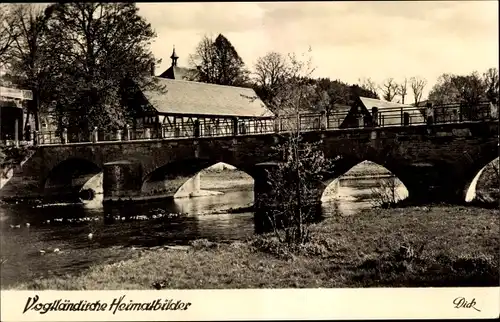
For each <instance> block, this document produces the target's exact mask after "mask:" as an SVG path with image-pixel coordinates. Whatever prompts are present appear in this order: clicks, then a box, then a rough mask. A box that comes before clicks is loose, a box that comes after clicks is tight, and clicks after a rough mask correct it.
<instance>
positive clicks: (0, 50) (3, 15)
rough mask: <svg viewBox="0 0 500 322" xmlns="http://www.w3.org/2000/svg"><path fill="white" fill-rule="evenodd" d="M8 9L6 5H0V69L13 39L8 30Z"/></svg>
mask: <svg viewBox="0 0 500 322" xmlns="http://www.w3.org/2000/svg"><path fill="white" fill-rule="evenodd" d="M10 9H11V8H10V7H9V5H8V4H3V3H0V67H1V66H2V65H3V64H4V63H5V62H4V60H5V57H4V55H5V53H6V52H7V50H8V49H9V48H10V46H11V44H12V42H13V41H14V38H15V37H13V36H14V35H13V34H12V32H11V30H10V28H11V23H10V21H9V20H10V19H11V15H10Z"/></svg>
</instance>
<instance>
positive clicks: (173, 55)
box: [170, 46, 179, 66]
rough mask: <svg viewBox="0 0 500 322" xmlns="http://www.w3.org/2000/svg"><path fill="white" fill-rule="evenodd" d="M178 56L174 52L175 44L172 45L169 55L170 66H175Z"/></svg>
mask: <svg viewBox="0 0 500 322" xmlns="http://www.w3.org/2000/svg"><path fill="white" fill-rule="evenodd" d="M178 58H179V56H177V54H176V53H175V46H174V50H173V51H172V56H170V59H172V66H177V59H178Z"/></svg>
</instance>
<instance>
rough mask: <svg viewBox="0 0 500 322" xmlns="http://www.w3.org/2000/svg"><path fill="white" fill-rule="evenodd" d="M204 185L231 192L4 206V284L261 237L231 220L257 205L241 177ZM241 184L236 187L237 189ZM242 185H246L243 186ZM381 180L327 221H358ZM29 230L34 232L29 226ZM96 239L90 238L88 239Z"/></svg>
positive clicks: (247, 217)
mask: <svg viewBox="0 0 500 322" xmlns="http://www.w3.org/2000/svg"><path fill="white" fill-rule="evenodd" d="M215 177H216V176H210V178H208V179H206V180H205V179H203V178H202V185H203V180H204V181H205V186H206V187H209V188H210V189H213V188H219V189H218V190H219V191H220V190H223V191H224V192H225V193H224V194H221V195H213V196H206V197H197V198H183V199H170V200H163V201H156V202H149V203H144V204H134V205H127V206H121V207H120V206H102V204H100V203H94V204H93V203H90V204H45V205H36V206H33V205H30V206H29V205H25V204H0V230H1V237H0V243H1V260H2V266H1V285H2V287H6V286H9V285H12V284H15V283H17V282H21V281H25V280H29V279H33V278H39V277H47V276H54V275H65V274H75V273H78V272H80V271H82V270H84V269H87V268H88V267H90V266H91V265H94V264H100V263H109V262H116V261H119V260H124V259H127V258H129V257H130V256H131V253H132V252H134V251H136V249H138V248H141V247H152V246H161V245H184V244H188V243H189V242H190V241H192V240H195V239H202V238H205V239H208V240H211V241H230V240H238V239H244V238H246V237H249V236H251V235H252V234H254V218H253V213H252V212H250V211H248V212H240V213H227V212H226V210H227V209H229V208H233V209H234V208H242V207H247V206H249V205H251V204H252V203H253V186H252V183H251V182H248V181H247V182H246V185H245V184H244V180H243V179H241V178H239V179H238V178H237V179H234V178H233V180H231V179H230V180H228V179H227V178H225V179H224V180H223V181H224V182H222V183H221V184H219V185H218V184H217V182H215V183H214V180H216V179H214V178H215ZM235 182H237V183H238V184H237V185H236V186H233V187H232V188H231V184H232V183H233V184H234V183H235ZM242 182H243V183H242ZM376 186H377V180H373V179H355V180H352V179H350V180H340V181H339V184H338V185H337V186H336V188H335V189H333V190H334V193H332V194H331V195H332V198H334V199H329V200H327V201H324V202H323V206H322V212H323V217H329V216H338V215H354V214H356V213H357V212H359V210H361V209H364V208H368V207H372V206H373V202H372V200H371V199H370V196H371V195H372V193H373V188H374V187H376ZM28 224H29V225H28ZM89 234H91V235H89Z"/></svg>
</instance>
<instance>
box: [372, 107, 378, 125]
mask: <svg viewBox="0 0 500 322" xmlns="http://www.w3.org/2000/svg"><path fill="white" fill-rule="evenodd" d="M372 122H373V127H377V126H378V108H377V107H376V106H374V107H372Z"/></svg>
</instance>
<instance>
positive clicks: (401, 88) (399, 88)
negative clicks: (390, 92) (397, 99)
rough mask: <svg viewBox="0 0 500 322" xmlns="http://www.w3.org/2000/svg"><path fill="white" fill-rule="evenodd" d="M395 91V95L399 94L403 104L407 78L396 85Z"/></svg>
mask: <svg viewBox="0 0 500 322" xmlns="http://www.w3.org/2000/svg"><path fill="white" fill-rule="evenodd" d="M396 92H397V95H399V96H401V104H404V103H405V97H406V95H407V94H408V79H407V78H406V77H405V79H404V81H403V82H402V83H401V84H398V85H397V88H396Z"/></svg>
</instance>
